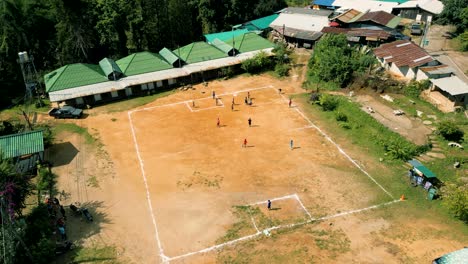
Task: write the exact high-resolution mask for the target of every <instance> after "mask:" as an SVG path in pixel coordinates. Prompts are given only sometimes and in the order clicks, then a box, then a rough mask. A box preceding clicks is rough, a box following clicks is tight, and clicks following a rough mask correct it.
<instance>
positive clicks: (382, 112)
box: [354, 94, 432, 145]
mask: <svg viewBox="0 0 468 264" xmlns="http://www.w3.org/2000/svg"><path fill="white" fill-rule="evenodd" d="M354 99H355V100H356V102H358V103H360V104H361V105H362V110H363V111H365V112H367V113H369V114H370V115H371V116H373V117H374V118H375V119H376V120H378V121H379V122H380V123H382V124H383V125H384V126H386V127H388V128H389V129H391V130H393V131H395V132H397V133H398V134H400V135H402V136H403V137H405V138H407V139H408V140H410V141H412V142H413V143H415V144H417V145H423V144H426V143H427V140H428V136H429V135H430V134H431V133H432V130H431V129H430V128H429V127H427V126H426V125H424V124H423V123H422V121H421V120H420V119H417V118H414V117H409V116H408V115H399V116H397V115H395V114H394V113H393V111H394V110H397V109H393V108H391V107H389V106H387V105H386V104H384V103H383V102H381V100H383V99H381V98H376V97H375V96H371V95H367V94H363V95H355V96H354ZM368 107H371V108H372V109H373V110H374V113H370V111H369V110H368Z"/></svg>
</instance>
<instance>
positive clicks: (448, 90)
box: [429, 76, 468, 110]
mask: <svg viewBox="0 0 468 264" xmlns="http://www.w3.org/2000/svg"><path fill="white" fill-rule="evenodd" d="M429 80H430V82H431V83H432V87H431V89H430V93H431V94H432V93H439V94H441V95H442V96H443V100H444V102H439V103H441V104H444V105H446V106H449V107H450V108H452V109H453V110H455V109H454V108H455V107H457V106H460V107H465V108H466V106H467V105H468V84H467V83H465V82H463V81H462V80H461V79H460V78H458V77H457V76H450V77H445V78H439V79H429ZM441 110H442V109H441Z"/></svg>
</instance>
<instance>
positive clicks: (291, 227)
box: [51, 75, 463, 263]
mask: <svg viewBox="0 0 468 264" xmlns="http://www.w3.org/2000/svg"><path fill="white" fill-rule="evenodd" d="M296 86H297V83H294V82H289V81H287V80H281V81H279V80H277V79H275V78H272V77H270V76H267V75H263V76H255V77H238V78H235V79H232V80H227V81H212V82H210V83H209V85H208V86H207V87H204V86H203V85H197V86H196V87H195V88H196V90H189V91H177V92H174V93H171V94H170V95H168V96H166V97H162V98H160V99H158V100H156V101H153V102H152V103H150V104H147V105H145V106H143V107H137V108H134V107H127V109H130V111H126V110H125V111H122V109H120V108H119V107H123V105H125V104H127V103H130V101H127V102H121V103H116V104H111V105H107V106H104V107H100V108H96V109H92V110H90V111H88V113H89V116H88V117H86V118H85V119H81V120H78V121H70V122H76V124H77V125H79V126H82V127H86V128H87V129H88V131H89V132H90V133H91V134H92V135H93V136H95V137H97V138H98V141H96V143H99V144H97V145H96V143H93V144H94V145H93V144H88V143H87V142H86V141H87V140H86V137H85V138H80V137H79V136H78V135H76V134H69V133H62V134H60V135H59V137H58V138H57V140H58V141H59V142H60V141H63V143H60V144H56V146H55V147H54V148H53V151H52V153H53V155H52V157H51V158H52V160H55V164H56V166H55V168H54V171H55V172H56V173H57V174H58V175H61V177H60V178H59V190H63V191H64V192H66V193H67V195H66V196H63V197H61V198H60V199H61V201H62V202H63V203H64V204H68V203H71V202H81V203H82V204H83V205H85V206H87V207H88V208H90V211H91V212H92V213H93V214H94V215H95V222H94V223H93V224H91V225H89V224H86V223H80V222H78V221H77V219H73V218H71V220H70V221H72V222H70V224H69V226H70V227H69V236H70V237H71V238H72V239H74V240H80V241H83V245H84V246H88V247H95V246H96V245H111V246H114V247H115V248H116V252H117V255H118V260H119V261H121V263H163V262H170V263H215V262H220V263H291V261H292V262H294V263H298V262H301V261H302V262H307V263H309V262H310V261H312V262H313V261H316V262H319V263H336V262H349V261H351V260H353V261H356V260H357V261H358V262H360V263H402V262H404V263H421V262H427V261H429V260H430V259H432V258H435V257H437V256H438V255H440V254H441V253H443V252H448V251H450V250H455V249H458V248H460V247H462V245H463V243H462V242H460V241H463V238H461V239H460V238H459V237H447V236H440V234H441V233H443V232H446V233H447V234H454V233H453V230H452V228H456V226H454V225H452V226H451V225H448V224H447V223H445V222H443V221H444V220H440V219H439V218H438V217H437V216H435V215H433V214H431V215H427V216H424V217H423V216H421V215H419V214H420V211H416V212H415V213H414V214H413V213H412V212H411V211H409V210H408V209H407V208H408V205H409V203H408V202H398V198H399V196H400V195H401V193H393V192H392V191H390V189H392V188H395V187H394V186H388V185H384V186H381V185H380V184H379V183H378V181H374V180H373V179H374V178H379V177H380V178H382V177H385V175H386V168H385V166H384V165H382V164H381V163H379V162H378V161H374V160H372V158H369V157H368V155H367V154H366V153H365V150H361V149H359V148H358V147H356V146H354V145H353V144H352V142H349V141H348V140H346V139H341V138H339V137H338V138H336V137H335V138H333V139H330V138H328V137H327V136H326V135H325V133H324V132H322V130H321V128H319V127H322V126H323V125H324V124H323V123H321V121H320V120H314V118H313V115H311V114H310V113H303V112H302V111H303V110H304V109H306V108H307V106H305V105H299V101H295V100H294V99H293V102H292V105H291V107H289V105H288V103H289V94H291V93H294V92H296V88H295V87H296ZM278 88H282V90H283V93H282V94H279V93H278ZM212 91H215V93H216V95H217V96H218V97H219V102H218V105H216V104H215V100H214V99H212V97H211V94H212ZM248 93H249V94H250V97H251V98H252V102H253V104H252V106H248V105H245V104H244V99H245V97H246V96H247V95H248ZM233 98H234V101H235V105H234V110H232V109H231V104H232V99H233ZM193 103H194V105H195V106H194V105H193ZM114 108H115V109H114ZM123 108H124V109H125V107H123ZM218 118H219V120H220V126H219V127H218V126H217V120H218ZM249 118H251V119H252V125H251V126H250V127H249V125H248V119H249ZM309 118H310V119H309ZM316 123H317V124H318V127H315V124H316ZM332 132H333V131H332ZM327 133H328V132H327ZM244 139H247V146H246V147H243V141H244ZM290 140H293V143H294V144H293V148H292V149H291V146H290ZM335 141H336V142H340V143H339V145H340V146H342V147H340V148H338V147H337V145H335V143H334V142H335ZM96 148H97V149H96ZM341 148H342V149H341ZM70 150H73V151H70ZM348 153H350V154H349V156H348ZM351 157H352V158H351ZM361 169H364V170H361ZM368 170H369V171H370V172H371V173H369V174H367V171H368ZM398 180H399V179H398ZM388 189H389V190H388ZM268 199H269V200H271V201H272V210H267V204H266V201H267V200H268ZM408 219H412V220H411V221H408ZM427 243H430V244H431V245H434V246H433V247H429V248H428V247H427V246H425V245H426V244H427ZM383 260H385V261H383ZM351 262H352V261H351Z"/></svg>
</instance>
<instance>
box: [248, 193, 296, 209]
mask: <svg viewBox="0 0 468 264" xmlns="http://www.w3.org/2000/svg"><path fill="white" fill-rule="evenodd" d="M295 195H296V194H289V195H285V196H281V197H275V198H271V199H270V201H271V202H274V201H280V200H286V199H294V198H296V196H295ZM266 203H268V200H266V201H260V202H255V203H251V204H248V206H252V205H259V204H266Z"/></svg>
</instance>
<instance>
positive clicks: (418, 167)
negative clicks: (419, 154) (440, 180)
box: [408, 159, 437, 178]
mask: <svg viewBox="0 0 468 264" xmlns="http://www.w3.org/2000/svg"><path fill="white" fill-rule="evenodd" d="M408 163H409V164H411V165H413V167H414V168H415V169H416V170H418V171H419V172H421V173H422V174H424V176H426V178H437V176H436V175H435V174H434V173H433V172H432V171H431V170H429V169H428V168H426V167H425V166H424V165H422V164H421V162H419V161H417V160H415V159H412V160H410V161H408Z"/></svg>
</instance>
